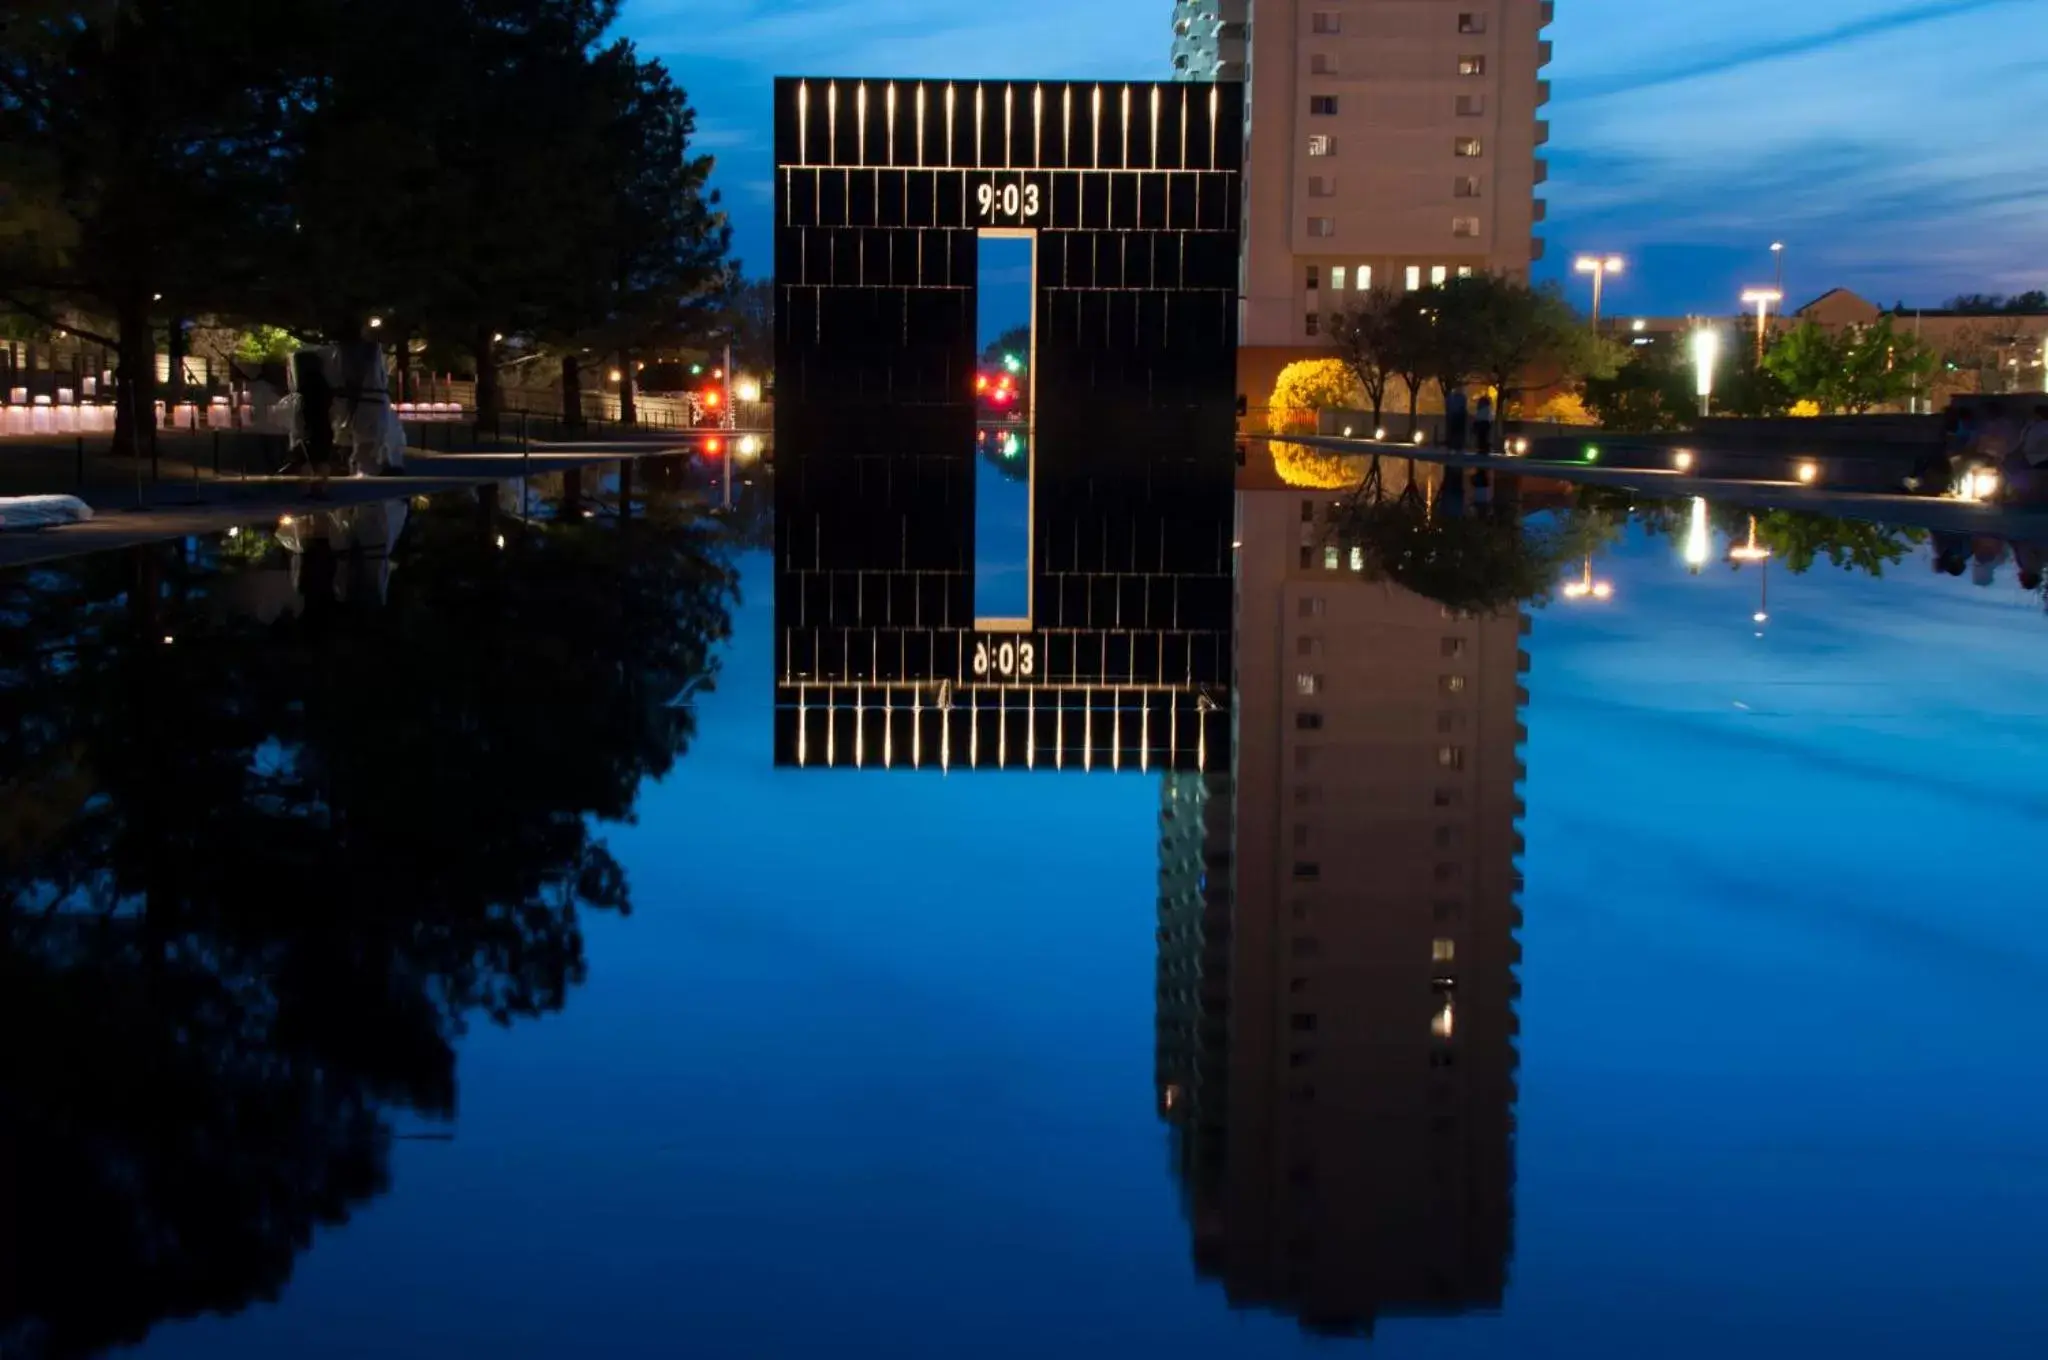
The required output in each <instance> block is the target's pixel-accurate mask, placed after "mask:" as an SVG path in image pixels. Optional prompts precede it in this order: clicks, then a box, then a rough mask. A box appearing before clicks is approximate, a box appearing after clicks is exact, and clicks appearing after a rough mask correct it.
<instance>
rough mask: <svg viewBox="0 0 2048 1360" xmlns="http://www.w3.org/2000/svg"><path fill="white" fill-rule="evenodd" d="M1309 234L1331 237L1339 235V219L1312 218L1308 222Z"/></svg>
mask: <svg viewBox="0 0 2048 1360" xmlns="http://www.w3.org/2000/svg"><path fill="white" fill-rule="evenodd" d="M1308 234H1309V235H1311V236H1322V237H1329V236H1335V235H1336V234H1337V219H1336V218H1334V217H1311V218H1310V219H1309V220H1308Z"/></svg>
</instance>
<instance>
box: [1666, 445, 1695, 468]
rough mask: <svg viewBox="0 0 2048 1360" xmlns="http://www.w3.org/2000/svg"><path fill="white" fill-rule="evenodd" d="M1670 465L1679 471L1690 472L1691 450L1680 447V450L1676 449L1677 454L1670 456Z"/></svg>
mask: <svg viewBox="0 0 2048 1360" xmlns="http://www.w3.org/2000/svg"><path fill="white" fill-rule="evenodd" d="M1671 466H1673V467H1675V468H1677V469H1678V470H1679V471H1680V472H1691V471H1692V452H1691V450H1689V449H1680V450H1679V451H1678V453H1677V455H1676V456H1675V457H1673V458H1672V460H1671Z"/></svg>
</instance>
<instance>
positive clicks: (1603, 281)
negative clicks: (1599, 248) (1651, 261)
mask: <svg viewBox="0 0 2048 1360" xmlns="http://www.w3.org/2000/svg"><path fill="white" fill-rule="evenodd" d="M1625 264H1626V261H1624V260H1623V259H1622V258H1621V256H1619V255H1581V256H1579V258H1578V259H1577V260H1575V261H1573V263H1572V268H1574V269H1576V270H1578V271H1579V272H1580V273H1581V274H1591V275H1592V276H1593V329H1594V330H1595V331H1598V330H1599V329H1600V294H1601V292H1602V291H1603V290H1604V289H1605V288H1606V285H1607V276H1608V275H1609V274H1619V273H1621V271H1622V269H1623V267H1624V265H1625Z"/></svg>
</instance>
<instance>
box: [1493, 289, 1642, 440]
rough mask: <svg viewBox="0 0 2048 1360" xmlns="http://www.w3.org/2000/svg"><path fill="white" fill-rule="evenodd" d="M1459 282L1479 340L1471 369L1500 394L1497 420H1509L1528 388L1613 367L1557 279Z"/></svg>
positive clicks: (1608, 369)
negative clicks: (1539, 282)
mask: <svg viewBox="0 0 2048 1360" xmlns="http://www.w3.org/2000/svg"><path fill="white" fill-rule="evenodd" d="M1459 285H1460V288H1461V290H1462V296H1461V300H1460V308H1461V310H1462V311H1464V312H1465V313H1466V314H1467V315H1468V316H1469V317H1470V321H1469V323H1465V324H1469V325H1470V328H1471V334H1472V335H1473V336H1474V337H1475V343H1476V345H1477V350H1476V353H1475V355H1474V362H1473V371H1474V372H1475V373H1477V374H1478V375H1479V377H1480V378H1481V379H1483V380H1484V381H1486V382H1488V383H1489V384H1491V386H1492V387H1493V389H1494V391H1495V392H1496V393H1497V394H1498V407H1497V412H1498V414H1497V416H1496V419H1498V420H1501V421H1503V422H1504V421H1506V420H1508V419H1509V418H1510V416H1511V414H1512V412H1513V409H1514V403H1515V400H1516V398H1517V397H1519V396H1520V395H1521V393H1522V392H1523V391H1525V390H1528V389H1530V388H1537V389H1541V388H1546V387H1556V386H1562V385H1563V384H1565V383H1566V382H1568V381H1570V380H1571V379H1574V378H1580V377H1587V376H1598V375H1600V374H1603V373H1607V372H1611V371H1612V364H1613V362H1614V361H1613V357H1612V355H1611V354H1610V352H1609V351H1608V349H1607V348H1606V347H1604V346H1602V345H1601V344H1600V343H1599V341H1598V340H1597V339H1596V338H1595V337H1594V335H1593V333H1592V332H1591V331H1590V330H1588V329H1587V327H1586V325H1585V323H1584V322H1583V321H1581V320H1580V318H1579V316H1578V314H1577V313H1576V312H1574V311H1573V310H1572V308H1571V304H1570V303H1568V302H1566V301H1565V299H1564V293H1563V291H1562V290H1561V289H1559V288H1558V287H1557V286H1556V285H1555V284H1545V285H1543V286H1542V287H1540V288H1531V287H1530V286H1529V285H1527V284H1525V283H1523V282H1521V281H1520V280H1518V279H1514V278H1511V277H1509V276H1507V275H1504V274H1476V275H1474V276H1472V277H1471V278H1469V279H1461V280H1459Z"/></svg>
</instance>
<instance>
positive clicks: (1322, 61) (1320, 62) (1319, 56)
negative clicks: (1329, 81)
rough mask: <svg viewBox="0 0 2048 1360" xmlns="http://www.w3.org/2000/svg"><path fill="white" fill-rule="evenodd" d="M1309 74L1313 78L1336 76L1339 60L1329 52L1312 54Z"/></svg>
mask: <svg viewBox="0 0 2048 1360" xmlns="http://www.w3.org/2000/svg"><path fill="white" fill-rule="evenodd" d="M1308 73H1309V74H1310V75H1312V76H1333V75H1336V74H1337V59H1336V58H1335V57H1333V56H1331V55H1330V54H1329V53H1328V52H1312V53H1310V54H1309V59H1308Z"/></svg>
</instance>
